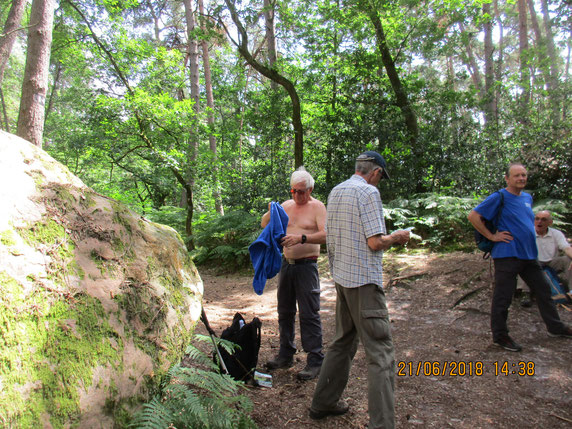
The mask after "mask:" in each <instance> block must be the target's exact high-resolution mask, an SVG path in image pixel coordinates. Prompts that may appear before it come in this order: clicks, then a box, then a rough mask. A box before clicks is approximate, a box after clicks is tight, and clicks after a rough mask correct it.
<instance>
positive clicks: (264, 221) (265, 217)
mask: <svg viewBox="0 0 572 429" xmlns="http://www.w3.org/2000/svg"><path fill="white" fill-rule="evenodd" d="M268 222H270V204H268V211H267V212H266V213H264V214H263V215H262V219H261V220H260V226H261V227H262V228H266V225H268Z"/></svg>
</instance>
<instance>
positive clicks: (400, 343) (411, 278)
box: [197, 252, 572, 429]
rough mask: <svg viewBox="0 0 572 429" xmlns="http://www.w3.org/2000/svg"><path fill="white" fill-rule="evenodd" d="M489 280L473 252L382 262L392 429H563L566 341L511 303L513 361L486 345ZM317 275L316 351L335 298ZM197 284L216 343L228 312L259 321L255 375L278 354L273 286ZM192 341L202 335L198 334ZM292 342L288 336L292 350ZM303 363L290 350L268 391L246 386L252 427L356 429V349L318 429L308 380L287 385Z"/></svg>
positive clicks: (363, 403)
mask: <svg viewBox="0 0 572 429" xmlns="http://www.w3.org/2000/svg"><path fill="white" fill-rule="evenodd" d="M489 270H490V268H489V261H485V260H483V259H482V257H481V254H468V253H461V252H455V253H449V254H436V253H422V254H397V253H386V255H385V257H384V286H385V288H386V296H387V301H388V307H389V312H390V319H391V322H392V327H393V330H392V333H393V340H394V344H395V358H396V365H397V366H396V377H395V410H396V427H397V428H409V427H415V428H572V340H569V339H564V338H551V337H549V336H548V335H547V332H546V329H545V326H544V324H543V322H542V320H541V318H540V315H539V313H538V309H537V307H536V306H533V307H532V308H522V307H521V306H520V305H519V302H518V300H515V301H513V304H512V306H511V308H510V311H509V329H510V331H511V332H510V334H511V336H512V337H513V338H514V339H515V341H516V342H518V343H520V344H521V345H522V347H523V351H522V352H520V353H514V352H509V351H505V350H504V349H501V348H500V347H498V346H495V345H494V344H493V343H492V340H491V334H490V327H489V318H490V301H491V290H492V289H491V281H490V271H489ZM319 271H320V281H321V289H322V291H321V311H320V314H321V318H322V325H323V335H324V348H325V350H326V351H327V349H328V344H329V342H330V341H331V340H332V338H333V335H334V314H335V301H336V292H335V288H334V284H333V282H332V280H331V278H330V275H329V270H328V266H327V260H326V258H325V257H321V258H320V260H319ZM201 277H202V279H203V282H204V286H205V294H204V300H203V305H204V308H205V311H206V314H207V316H208V319H209V322H210V324H211V326H212V327H213V329H214V330H215V332H216V333H217V335H220V333H221V332H222V330H223V329H224V328H225V327H227V326H228V325H230V323H231V321H232V318H233V315H234V313H235V312H237V311H238V312H240V313H242V314H243V316H244V318H245V319H246V320H247V321H250V320H252V318H253V317H259V318H260V319H261V321H262V345H261V349H260V355H259V362H258V368H259V369H260V371H261V372H264V373H268V371H266V370H265V368H264V364H265V363H266V361H268V360H269V359H272V358H273V357H274V355H275V354H276V353H277V351H278V344H279V340H278V324H277V314H276V285H277V277H276V278H274V279H272V280H269V281H268V283H267V284H266V288H265V290H264V293H263V295H261V296H258V295H256V294H255V293H254V291H253V288H252V276H251V275H250V274H243V275H236V274H233V275H216V273H215V272H214V271H212V270H201ZM472 291H474V292H473V293H470V292H472ZM467 294H469V295H468V296H466V298H465V299H463V300H462V301H461V302H460V303H458V304H457V305H455V304H456V303H457V301H458V300H459V299H460V298H462V297H463V296H465V295H467ZM558 311H559V313H560V316H561V318H562V319H563V320H564V321H565V322H566V323H568V324H570V325H572V308H569V307H563V306H558ZM298 328H299V327H298V323H297V329H298ZM197 332H198V333H202V334H206V330H205V329H204V326H202V324H199V325H198V328H197ZM299 338H300V337H299V331H297V332H296V343H297V344H298V347H300V345H299V344H300V340H299ZM305 362H306V355H305V353H304V352H303V351H298V353H296V355H295V363H294V366H293V367H292V368H289V369H281V370H276V371H273V372H272V377H273V379H272V382H273V385H272V387H271V388H263V387H249V388H248V390H247V393H246V394H247V395H248V396H249V397H250V398H251V400H252V401H253V403H254V410H253V412H252V417H253V419H254V420H255V421H256V423H257V424H258V426H259V427H260V428H272V429H279V428H364V427H366V425H367V423H368V414H367V388H366V386H367V367H366V363H365V354H364V351H363V347H362V346H361V345H360V347H359V348H358V352H357V354H356V356H355V359H354V361H353V365H352V370H351V373H350V379H349V382H348V385H347V387H346V390H345V391H344V394H343V396H342V398H343V399H345V400H346V401H347V402H348V403H349V405H350V410H349V412H348V413H347V414H346V415H343V416H339V417H328V418H326V419H324V420H320V421H314V420H311V419H310V418H309V416H308V407H309V405H310V402H311V400H312V395H313V393H314V388H315V385H316V380H311V381H306V382H303V381H299V380H297V378H296V374H297V372H298V371H300V370H301V369H302V368H303V367H304V365H305ZM521 362H523V363H521ZM445 363H447V367H446V368H445ZM418 368H419V370H418ZM503 370H506V375H505V374H504V373H503V372H504V371H503ZM443 372H444V374H442V373H443ZM519 372H524V375H519Z"/></svg>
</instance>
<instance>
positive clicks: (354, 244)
mask: <svg viewBox="0 0 572 429" xmlns="http://www.w3.org/2000/svg"><path fill="white" fill-rule="evenodd" d="M327 211H328V217H327V220H326V231H327V238H326V243H327V247H328V257H329V262H330V272H331V273H332V277H333V279H334V281H335V282H336V283H338V284H340V285H341V286H344V287H347V288H354V287H359V286H363V285H365V284H370V283H373V284H376V285H378V286H382V260H383V251H381V250H380V251H375V252H374V251H372V250H371V249H370V248H369V247H368V245H367V239H368V238H369V237H372V236H374V235H377V234H385V231H386V230H385V221H384V219H383V205H382V203H381V198H380V196H379V191H378V190H377V188H376V187H375V186H372V185H369V184H368V183H367V182H366V181H365V179H364V178H363V177H361V176H359V175H353V176H352V177H351V178H350V179H348V180H346V181H345V182H342V183H340V184H339V185H338V186H336V187H335V188H334V189H332V192H330V195H329V196H328V206H327Z"/></svg>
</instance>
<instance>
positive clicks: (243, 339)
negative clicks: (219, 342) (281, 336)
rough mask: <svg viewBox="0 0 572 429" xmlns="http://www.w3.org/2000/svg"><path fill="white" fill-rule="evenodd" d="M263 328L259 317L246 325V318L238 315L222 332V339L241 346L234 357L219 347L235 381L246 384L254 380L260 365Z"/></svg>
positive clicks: (235, 351) (234, 353) (233, 354)
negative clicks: (259, 356) (259, 357)
mask: <svg viewBox="0 0 572 429" xmlns="http://www.w3.org/2000/svg"><path fill="white" fill-rule="evenodd" d="M261 327H262V322H261V321H260V319H259V318H258V317H255V318H254V319H252V322H250V323H246V322H245V320H244V317H242V315H241V314H240V313H236V314H235V315H234V318H233V319H232V324H231V325H230V326H229V327H228V328H226V329H225V330H224V331H222V334H221V336H220V337H221V339H223V340H228V341H231V342H233V343H234V344H236V345H238V346H239V347H237V348H236V349H235V350H234V352H233V353H232V355H231V354H229V353H228V352H227V351H226V350H225V349H224V348H223V347H220V346H219V351H220V355H221V358H222V360H223V361H224V363H225V365H226V369H227V370H228V373H229V374H230V375H231V376H232V377H233V378H234V379H235V380H241V381H245V382H246V381H248V380H250V379H252V377H253V375H254V371H255V370H256V365H257V364H258V352H259V351H260V333H261ZM221 370H222V368H221Z"/></svg>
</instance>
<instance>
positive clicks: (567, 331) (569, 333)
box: [548, 326, 572, 338]
mask: <svg viewBox="0 0 572 429" xmlns="http://www.w3.org/2000/svg"><path fill="white" fill-rule="evenodd" d="M548 335H549V336H551V337H564V338H572V328H570V327H568V326H565V327H564V329H563V330H562V331H561V332H559V333H557V334H554V333H552V332H548Z"/></svg>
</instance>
